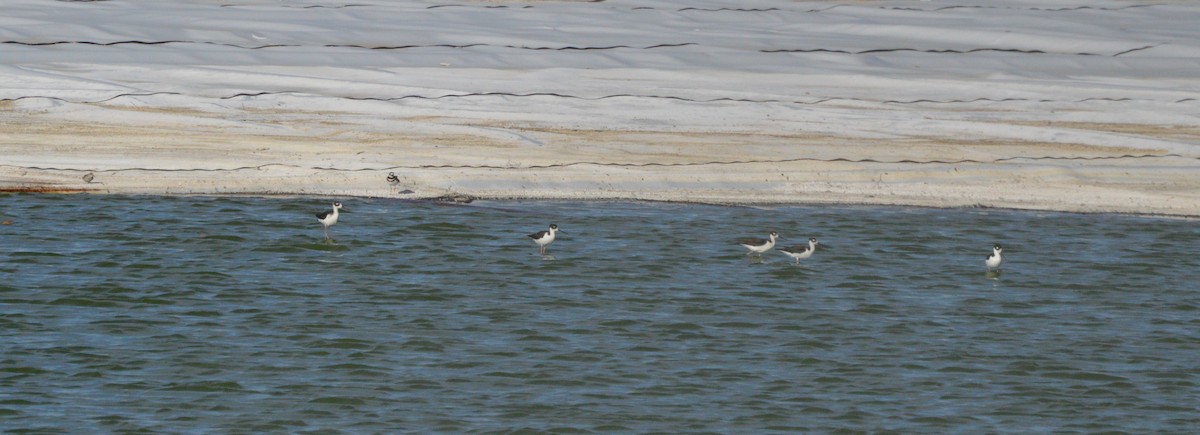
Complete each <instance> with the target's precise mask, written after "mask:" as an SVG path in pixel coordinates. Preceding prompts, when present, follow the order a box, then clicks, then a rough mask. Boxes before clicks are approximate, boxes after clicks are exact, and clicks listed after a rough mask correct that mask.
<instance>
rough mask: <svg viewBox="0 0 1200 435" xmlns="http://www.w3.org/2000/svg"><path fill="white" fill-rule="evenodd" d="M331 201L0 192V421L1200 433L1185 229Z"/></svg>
mask: <svg viewBox="0 0 1200 435" xmlns="http://www.w3.org/2000/svg"><path fill="white" fill-rule="evenodd" d="M329 202H331V200H326V199H322V198H286V199H278V198H270V199H263V198H196V197H190V198H174V197H138V196H86V195H72V196H54V195H10V196H0V206H2V208H0V218H2V219H10V220H11V221H12V224H11V225H4V226H0V430H7V431H14V432H21V431H34V432H39V431H40V432H51V433H56V432H69V433H97V432H118V431H138V430H143V431H148V432H166V433H181V432H182V433H194V432H213V431H215V432H239V433H245V432H250V433H259V432H297V433H299V432H309V431H312V432H331V431H336V432H345V433H362V432H368V433H394V432H417V433H428V432H464V431H478V432H489V431H525V430H529V431H580V432H589V431H591V432H719V433H732V432H742V433H761V432H769V431H781V432H797V431H801V432H804V431H807V432H827V431H835V430H850V431H869V432H874V431H886V430H895V431H902V432H935V433H946V432H954V433H982V432H1045V431H1068V432H1101V431H1116V432H1128V433H1147V432H1173V433H1182V432H1191V431H1192V430H1194V428H1195V427H1197V426H1200V410H1198V409H1197V408H1198V407H1200V379H1198V378H1197V376H1198V373H1200V362H1198V361H1200V291H1198V290H1197V286H1196V285H1195V282H1196V272H1197V271H1198V270H1200V261H1198V260H1197V255H1196V248H1197V246H1200V244H1198V242H1200V226H1198V225H1197V223H1196V222H1195V221H1186V220H1168V219H1154V218H1143V217H1130V216H1107V215H1077V214H1060V213H1033V212H1012V211H996V210H932V209H910V208H878V207H848V208H847V207H771V208H743V207H714V206H701V205H676V204H648V203H621V202H477V203H474V204H472V205H467V206H446V205H437V204H430V203H421V202H401V201H388V200H364V199H349V198H346V199H343V202H344V203H345V204H346V208H348V209H350V210H351V212H350V213H346V214H343V215H342V217H341V222H340V223H339V224H338V225H337V226H335V227H333V228H332V230H331V232H332V235H333V238H334V242H332V243H325V242H323V240H322V238H323V235H322V231H321V226H320V224H319V223H317V221H316V218H315V217H314V216H313V214H314V213H316V212H319V211H322V210H324V209H326V208H328V206H329V204H328V203H329ZM550 223H556V224H558V225H559V226H560V227H561V228H562V229H563V231H564V232H563V233H561V234H560V237H559V240H557V241H556V242H555V243H554V244H553V245H551V246H550V254H551V255H550V256H547V257H542V256H540V255H538V254H537V247H536V246H535V245H534V244H533V243H532V242H531V241H530V240H529V239H528V238H526V237H525V234H528V233H532V232H535V231H539V230H543V229H545V227H546V226H547V225H549V224H550ZM770 231H778V232H779V233H780V235H781V236H782V237H783V239H782V240H781V243H786V244H797V243H803V242H804V241H805V240H807V239H808V238H809V237H817V238H819V239H820V240H821V242H822V245H821V246H820V247H819V248H818V251H817V253H816V255H814V256H813V257H812V258H810V259H807V260H804V261H803V262H802V264H801V265H799V266H796V265H794V264H793V263H792V261H791V259H790V258H788V257H786V256H784V255H783V254H781V253H778V252H771V253H768V254H766V255H764V256H763V257H762V258H761V259H759V258H755V257H752V256H747V255H744V253H745V249H743V248H742V247H740V246H738V245H737V244H736V243H735V242H734V241H735V240H736V239H739V238H745V237H765V236H766V234H767V233H768V232H770ZM993 243H1000V244H1002V245H1004V247H1005V255H1006V260H1005V263H1004V266H1003V272H1002V273H1001V274H1000V275H999V276H989V275H988V274H986V273H985V269H984V265H983V260H984V257H985V256H986V255H987V254H988V253H990V252H991V246H992V244H993Z"/></svg>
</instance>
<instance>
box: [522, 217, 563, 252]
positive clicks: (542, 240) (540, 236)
mask: <svg viewBox="0 0 1200 435" xmlns="http://www.w3.org/2000/svg"><path fill="white" fill-rule="evenodd" d="M557 234H558V225H555V224H550V229H548V230H546V231H538V232H536V233H533V234H530V235H529V238H531V239H533V243H537V245H538V253H539V254H542V255H546V246H549V245H550V243H552V242H554V236H555V235H557Z"/></svg>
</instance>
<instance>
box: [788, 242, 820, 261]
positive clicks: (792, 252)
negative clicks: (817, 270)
mask: <svg viewBox="0 0 1200 435" xmlns="http://www.w3.org/2000/svg"><path fill="white" fill-rule="evenodd" d="M819 244H821V242H818V241H817V238H816V237H810V238H809V239H808V246H804V245H796V246H789V247H786V248H779V250H780V251H783V253H784V254H787V255H788V256H789V257H792V258H794V259H796V264H800V260H803V259H805V258H808V257H812V255H813V252H816V250H817V245H819Z"/></svg>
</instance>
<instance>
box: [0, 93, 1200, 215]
mask: <svg viewBox="0 0 1200 435" xmlns="http://www.w3.org/2000/svg"><path fill="white" fill-rule="evenodd" d="M18 106H20V105H19V104H14V103H6V104H4V105H0V118H3V119H0V120H2V121H4V122H0V136H2V137H4V138H5V140H4V141H3V143H0V152H2V153H3V155H4V158H3V161H2V162H0V163H3V164H2V165H0V190H5V191H63V192H70V191H85V192H95V193H123V194H167V195H190V194H252V195H276V194H282V195H331V196H363V197H402V198H414V199H415V198H434V197H441V196H445V195H453V194H457V195H467V196H471V197H477V198H521V199H538V198H555V199H638V200H661V201H690V202H706V203H724V204H730V203H738V204H770V203H833V204H895V205H912V206H932V207H972V206H981V207H1000V208H1015V209H1036V210H1058V211H1079V212H1119V213H1138V214H1158V215H1170V216H1200V176H1198V174H1200V159H1198V158H1197V156H1193V155H1181V154H1178V153H1172V152H1170V151H1171V150H1166V149H1163V150H1155V149H1147V148H1144V147H1142V148H1125V147H1106V146H1096V145H1087V144H1079V143H1057V142H1035V141H1020V140H1012V139H995V138H992V139H987V138H965V139H964V138H955V137H947V136H946V135H945V133H944V132H943V133H941V134H942V136H941V137H937V136H930V137H925V136H922V135H919V134H910V135H908V136H907V137H904V138H891V139H878V138H876V139H869V138H855V137H839V136H834V135H829V134H823V133H806V132H798V131H796V130H787V131H764V132H748V131H741V130H739V129H737V128H720V129H718V128H714V129H713V131H707V132H705V131H694V130H696V127H695V126H692V127H690V129H691V130H692V131H670V130H661V129H654V128H645V129H642V130H634V129H632V128H630V126H629V125H625V126H623V127H622V128H621V129H619V130H599V129H571V128H566V127H563V126H556V125H552V124H550V123H538V122H533V121H530V120H512V119H509V120H505V121H495V120H480V119H465V118H451V117H422V118H398V119H392V120H386V121H389V122H394V124H395V125H396V126H397V127H395V128H392V129H389V128H380V127H379V126H378V125H375V124H376V123H377V122H378V121H379V120H377V119H370V120H366V121H364V120H363V119H360V117H359V115H355V114H353V113H326V112H306V111H300V110H287V111H246V112H232V113H229V112H222V113H207V112H202V111H196V110H191V109H188V110H175V109H169V108H151V109H137V108H130V107H113V106H104V105H97V104H91V105H80V106H86V107H82V108H80V110H83V111H84V112H87V111H97V110H98V111H101V112H102V113H107V112H110V111H117V112H129V113H131V114H145V113H152V114H169V115H170V116H171V117H170V118H141V117H138V116H133V117H132V119H131V120H129V121H128V122H115V121H112V120H113V119H114V118H113V117H111V116H93V118H96V119H102V120H104V121H94V122H85V121H81V120H79V119H74V118H71V117H64V116H62V113H64V112H70V111H68V110H63V109H61V108H56V110H54V111H47V112H44V113H40V112H37V111H30V110H23V109H22V108H20V107H18ZM536 116H537V115H536V114H534V115H530V118H535V117H536ZM249 117H253V118H254V122H253V123H252V126H247V123H246V122H245V120H246V119H247V118H249ZM364 123H366V124H370V125H371V126H372V127H370V128H366V127H363V126H362V124H364ZM129 124H131V125H129ZM1010 125H1011V126H1012V128H1014V129H1048V128H1050V129H1070V130H1072V131H1074V132H1080V131H1084V132H1088V131H1092V132H1097V133H1100V134H1118V135H1122V136H1123V137H1128V138H1131V139H1146V140H1156V139H1163V138H1166V139H1170V141H1169V142H1173V143H1184V144H1189V143H1190V144H1194V143H1200V134H1198V131H1197V129H1196V128H1195V127H1190V128H1189V127H1179V126H1155V125H1131V124H1130V125H1123V124H1099V123H1071V124H1057V125H1046V123H1036V122H1013V123H1010ZM262 126H271V127H272V128H273V129H274V130H270V129H268V130H264V129H263V128H262ZM389 130H391V131H389ZM931 134H938V133H931ZM389 172H394V173H395V174H396V175H397V176H398V177H399V178H400V182H399V183H396V184H392V183H388V182H387V181H386V176H387V174H388V173H389ZM86 173H94V176H95V178H94V180H93V182H91V183H88V182H85V181H84V180H83V179H82V176H83V175H84V174H86ZM403 189H409V190H412V191H413V193H411V194H402V193H400V192H401V191H402V190H403Z"/></svg>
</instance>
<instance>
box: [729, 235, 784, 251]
mask: <svg viewBox="0 0 1200 435" xmlns="http://www.w3.org/2000/svg"><path fill="white" fill-rule="evenodd" d="M768 237H770V239H769V240H768V239H745V240H739V241H738V244H739V245H742V246H745V247H746V249H749V250H750V252H747V253H746V255H750V254H762V253H764V252H767V251H770V250H771V248H773V247H775V239H778V238H779V233H777V232H774V231H771V234H770V235H768Z"/></svg>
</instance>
